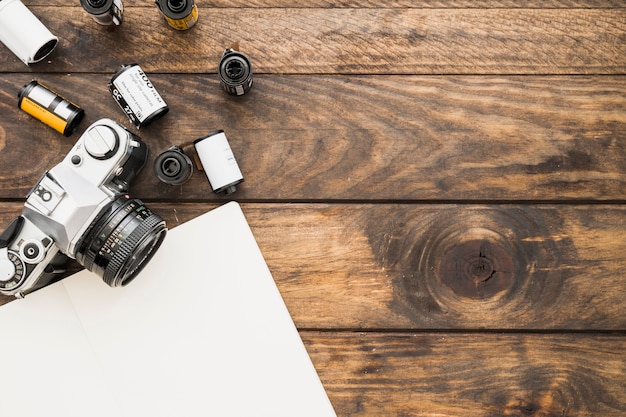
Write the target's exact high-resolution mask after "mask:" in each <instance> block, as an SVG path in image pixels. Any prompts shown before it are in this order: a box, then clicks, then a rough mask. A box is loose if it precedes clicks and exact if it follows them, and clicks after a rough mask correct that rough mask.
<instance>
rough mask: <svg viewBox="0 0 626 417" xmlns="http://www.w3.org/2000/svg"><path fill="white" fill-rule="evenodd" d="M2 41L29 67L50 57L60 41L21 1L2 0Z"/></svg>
mask: <svg viewBox="0 0 626 417" xmlns="http://www.w3.org/2000/svg"><path fill="white" fill-rule="evenodd" d="M0 41H1V42H2V43H3V44H5V45H6V47H7V48H9V49H10V50H11V52H13V53H14V54H15V55H16V56H17V57H18V58H19V59H21V60H22V61H24V63H25V64H27V65H28V64H34V63H35V62H39V61H41V60H42V59H44V58H45V57H47V56H48V55H50V53H51V52H52V50H53V49H54V48H55V47H56V45H57V43H58V42H59V39H58V38H57V37H56V36H54V35H53V34H52V33H50V31H49V30H48V28H46V27H45V26H44V25H43V23H41V21H39V19H37V17H36V16H35V15H34V14H33V13H32V12H31V11H30V10H28V8H27V7H26V6H24V4H23V3H22V2H21V1H20V0H0Z"/></svg>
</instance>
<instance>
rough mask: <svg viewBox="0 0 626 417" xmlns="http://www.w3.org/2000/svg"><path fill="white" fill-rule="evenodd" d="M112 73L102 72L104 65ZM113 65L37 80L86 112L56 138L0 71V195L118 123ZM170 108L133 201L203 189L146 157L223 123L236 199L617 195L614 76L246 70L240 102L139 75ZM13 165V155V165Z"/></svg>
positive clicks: (619, 126)
mask: <svg viewBox="0 0 626 417" xmlns="http://www.w3.org/2000/svg"><path fill="white" fill-rule="evenodd" d="M111 75H112V74H111ZM111 75H94V74H72V75H60V74H57V75H51V74H41V75H40V76H38V77H36V78H37V79H39V81H40V82H42V83H44V84H46V85H48V86H49V87H50V88H51V89H53V90H55V91H57V92H58V93H59V94H61V95H64V96H66V97H67V98H68V99H70V100H72V101H74V102H76V103H77V104H78V105H80V106H81V107H82V108H84V109H85V111H86V114H87V116H86V119H85V120H84V121H83V122H82V124H81V126H80V128H79V132H77V133H76V134H74V135H73V136H72V137H70V138H65V137H62V136H60V135H58V134H57V133H56V132H55V131H53V130H52V129H50V128H48V127H47V126H45V125H43V124H42V123H41V122H39V121H37V120H36V119H34V118H32V117H31V116H29V115H28V114H26V113H24V112H23V111H21V110H19V109H18V108H17V92H18V91H19V89H20V87H21V86H22V85H24V84H26V83H28V82H30V80H31V79H32V78H33V75H31V74H6V75H5V76H4V77H2V78H1V79H0V111H1V114H2V115H1V116H0V117H1V119H0V120H1V121H2V123H1V125H0V126H1V127H0V151H2V152H1V153H0V164H1V165H6V166H9V165H12V166H13V167H12V169H11V170H2V171H0V184H1V185H2V186H1V187H0V197H5V198H6V197H16V196H18V197H24V196H25V195H26V193H27V192H28V190H30V188H31V187H32V186H33V185H34V183H35V182H36V181H37V180H38V179H39V177H40V175H41V174H42V172H44V171H45V170H46V169H49V168H51V167H52V166H54V165H55V164H56V163H58V162H59V161H61V160H62V158H63V157H64V156H65V154H66V153H67V152H68V151H69V149H70V148H71V146H72V145H73V143H74V142H75V141H76V140H77V139H78V137H79V136H80V133H82V131H83V130H84V129H85V128H86V127H87V126H88V125H89V124H91V123H92V122H95V121H96V120H98V119H100V118H102V117H109V118H112V119H114V120H116V121H118V122H120V123H122V124H124V125H126V126H129V127H130V123H129V122H128V119H126V118H125V116H124V115H123V113H122V112H121V110H120V109H119V107H117V105H116V104H115V102H114V101H113V99H112V97H111V95H110V93H109V91H108V89H107V83H108V81H109V80H110V77H111ZM149 76H150V79H151V81H152V82H153V83H154V85H155V86H156V87H157V89H158V90H159V92H160V93H161V94H162V95H163V97H164V99H165V100H166V102H167V103H168V105H169V107H170V109H171V110H170V112H169V114H167V115H166V116H165V117H164V118H163V119H161V120H159V121H157V122H155V123H154V124H153V125H151V126H148V127H147V128H145V129H142V130H141V131H137V130H136V129H134V128H131V129H132V131H133V132H135V133H137V134H138V135H139V136H141V137H142V139H144V141H145V142H146V143H148V146H149V147H150V149H151V156H150V160H149V163H148V164H147V168H146V171H148V172H147V173H144V174H143V175H142V176H141V177H140V178H139V180H138V181H137V182H136V183H135V184H133V190H134V192H135V193H136V194H137V195H139V196H142V197H146V196H153V195H154V196H158V197H159V198H162V199H184V200H206V199H215V198H216V197H215V196H214V195H213V193H212V192H211V190H210V188H209V184H208V183H207V181H206V179H205V177H204V176H203V175H202V174H201V173H199V172H197V173H196V175H195V176H194V177H193V178H192V180H191V181H190V182H189V183H187V184H185V185H183V186H182V187H171V186H167V185H165V184H161V183H160V182H159V181H158V180H157V179H156V177H155V176H154V175H151V174H150V173H151V169H152V161H153V160H154V158H155V157H156V155H158V154H159V153H160V152H162V151H164V150H165V149H167V148H169V147H170V146H172V145H175V144H181V143H183V142H187V141H190V140H194V139H196V138H199V137H202V136H203V135H205V134H207V133H208V132H210V131H213V130H215V129H223V130H224V131H225V132H226V134H227V136H228V138H229V141H230V144H231V147H232V148H233V151H234V152H235V155H236V158H237V161H238V163H239V165H240V167H241V169H242V172H243V173H244V178H245V179H246V182H245V183H244V184H243V185H242V186H241V187H240V192H239V193H238V198H239V199H241V200H248V199H254V200H270V199H271V200H290V201H293V200H309V201H310V200H325V199H333V200H371V201H387V200H404V201H407V200H408V201H410V200H472V201H476V200H486V199H490V200H543V201H553V200H578V201H580V200H603V201H607V200H623V199H624V196H626V165H625V164H624V160H626V111H625V110H626V107H625V103H626V77H624V76H609V77H604V76H601V77H597V76H596V77H593V76H592V77H589V76H583V77H575V78H574V79H572V78H569V77H561V76H556V77H476V76H439V77H422V76H331V75H328V76H311V75H308V76H257V77H256V78H255V85H254V88H253V89H252V90H251V91H250V93H249V95H246V96H244V97H242V98H240V99H233V98H232V97H230V96H227V95H226V94H225V93H224V92H223V91H222V90H221V89H220V87H219V82H218V80H217V77H216V76H215V75H175V76H174V75H162V74H149ZM15 161H20V163H19V164H17V163H15Z"/></svg>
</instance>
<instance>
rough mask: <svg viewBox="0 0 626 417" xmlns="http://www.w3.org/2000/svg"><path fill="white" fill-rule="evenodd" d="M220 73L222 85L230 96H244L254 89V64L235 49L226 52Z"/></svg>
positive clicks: (221, 61)
mask: <svg viewBox="0 0 626 417" xmlns="http://www.w3.org/2000/svg"><path fill="white" fill-rule="evenodd" d="M218 72H219V75H220V84H221V85H222V88H223V89H224V91H226V92H227V93H228V94H232V95H234V96H242V95H244V94H246V93H247V92H248V91H249V90H250V88H251V87H252V64H250V60H249V59H248V57H247V56H246V55H244V54H242V53H241V52H239V51H236V50H235V49H233V48H228V49H226V50H225V51H224V54H223V55H222V59H221V60H220V63H219V66H218Z"/></svg>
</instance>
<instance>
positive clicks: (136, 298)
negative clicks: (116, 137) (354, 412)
mask: <svg viewBox="0 0 626 417" xmlns="http://www.w3.org/2000/svg"><path fill="white" fill-rule="evenodd" d="M0 352H1V354H2V359H1V360H0V393H2V398H1V399H0V416H2V417H4V416H7V417H8V416H11V417H22V416H24V417H25V416H28V417H31V416H32V417H41V416H46V417H50V416H63V417H71V416H80V417H86V416H89V417H99V416H106V417H111V416H116V417H118V416H119V417H131V416H132V417H144V416H145V417H160V416H163V417H165V416H168V417H169V416H171V417H174V416H176V417H193V416H203V417H207V416H216V417H228V416H242V417H243V416H245V417H255V416H258V417H261V416H268V417H270V416H271V417H281V416H284V417H303V416H305V417H306V416H310V417H324V416H335V412H334V411H333V408H332V405H331V403H330V401H329V400H328V397H327V395H326V393H325V391H324V388H323V387H322V384H321V382H320V380H319V377H318V375H317V373H316V371H315V368H314V367H313V364H312V363H311V360H310V359H309V356H308V354H307V352H306V350H305V347H304V345H303V343H302V341H301V339H300V336H299V334H298V332H297V330H296V327H295V326H294V323H293V321H292V320H291V317H290V315H289V312H288V311H287V308H286V307H285V304H284V302H283V300H282V298H281V296H280V293H279V292H278V288H277V287H276V285H275V283H274V280H273V278H272V275H271V273H270V271H269V269H268V268H267V265H266V263H265V260H264V259H263V256H262V254H261V251H260V250H259V247H258V246H257V243H256V241H255V239H254V236H253V235H252V232H251V230H250V228H249V226H248V223H247V222H246V219H245V217H244V215H243V213H242V211H241V208H240V206H239V205H238V204H237V203H235V202H231V203H227V204H225V205H223V206H221V207H219V208H217V209H215V210H212V211H210V212H208V213H206V214H204V215H202V216H200V217H198V218H196V219H194V220H191V221H189V222H187V223H185V224H183V225H181V226H178V227H176V228H175V229H173V230H170V231H169V232H168V234H167V236H166V238H165V241H164V242H163V245H162V246H161V248H160V249H159V250H158V252H157V254H156V255H155V257H154V258H153V259H152V260H151V261H150V262H149V264H148V265H147V266H146V268H145V269H144V270H143V271H142V272H141V274H140V275H139V276H138V277H137V278H136V279H135V280H134V281H133V282H132V283H131V284H129V285H128V286H127V287H124V288H109V287H108V286H107V285H106V284H104V283H103V282H102V280H101V279H100V278H99V277H97V276H96V275H95V274H93V273H91V272H88V271H82V272H79V273H77V274H75V275H72V276H71V277H68V278H66V279H64V280H62V281H60V282H58V283H56V284H54V285H51V286H48V287H46V288H44V289H42V290H39V291H37V292H35V293H33V294H30V295H28V296H26V298H25V299H23V300H17V301H13V302H11V303H9V304H7V305H5V306H2V307H0Z"/></svg>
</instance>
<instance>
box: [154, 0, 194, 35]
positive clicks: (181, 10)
mask: <svg viewBox="0 0 626 417" xmlns="http://www.w3.org/2000/svg"><path fill="white" fill-rule="evenodd" d="M154 4H156V6H157V7H158V8H159V10H160V11H161V13H162V14H163V16H164V17H165V20H166V21H167V23H169V25H170V26H171V27H173V28H174V29H176V30H187V29H191V28H192V27H193V25H195V24H196V22H197V21H198V8H197V7H196V4H195V3H194V0H155V2H154Z"/></svg>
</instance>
